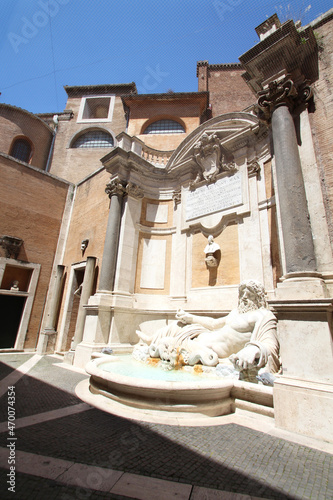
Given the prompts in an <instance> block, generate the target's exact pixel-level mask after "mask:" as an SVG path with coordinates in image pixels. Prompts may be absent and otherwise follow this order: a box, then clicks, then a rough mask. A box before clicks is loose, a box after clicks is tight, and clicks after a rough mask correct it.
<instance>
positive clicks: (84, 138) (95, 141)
mask: <svg viewBox="0 0 333 500" xmlns="http://www.w3.org/2000/svg"><path fill="white" fill-rule="evenodd" d="M113 144H114V142H113V137H112V135H110V134H108V133H107V132H104V131H103V130H89V132H86V133H85V134H82V135H80V137H78V138H77V139H76V141H75V142H74V143H73V145H72V148H112V147H113Z"/></svg>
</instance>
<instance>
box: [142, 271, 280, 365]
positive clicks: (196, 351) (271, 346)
mask: <svg viewBox="0 0 333 500" xmlns="http://www.w3.org/2000/svg"><path fill="white" fill-rule="evenodd" d="M238 298H239V300H238V307H237V308H236V309H234V310H232V311H231V312H230V313H229V314H228V315H227V316H225V317H222V318H209V317H206V316H197V315H194V314H190V313H187V312H185V311H183V310H179V311H178V312H177V314H176V319H177V320H178V321H177V322H174V323H173V324H171V325H168V326H166V327H164V328H162V329H160V330H159V331H158V332H157V333H156V334H155V335H153V336H152V337H151V338H149V337H148V336H147V335H145V334H144V333H142V332H137V334H138V335H139V337H140V338H141V339H142V340H144V341H145V342H147V343H148V344H149V353H150V356H151V357H160V358H161V359H162V360H164V361H168V362H169V363H171V364H173V365H176V364H177V360H179V356H181V357H182V361H183V364H189V365H194V364H196V363H198V362H201V363H202V364H203V365H207V366H216V365H217V364H218V363H219V359H221V358H222V359H223V358H229V359H230V361H231V362H232V363H233V364H234V366H235V368H237V369H239V370H246V369H249V368H252V367H257V368H258V369H259V368H263V367H265V370H266V371H269V372H271V373H277V372H278V371H279V370H280V367H281V365H280V360H279V342H278V338H277V332H276V323H277V321H276V318H275V316H274V314H273V313H272V312H271V311H270V310H269V309H268V304H267V301H266V297H265V290H264V287H263V285H262V284H261V283H259V282H257V281H254V280H249V281H244V282H242V283H241V284H240V285H239V288H238Z"/></svg>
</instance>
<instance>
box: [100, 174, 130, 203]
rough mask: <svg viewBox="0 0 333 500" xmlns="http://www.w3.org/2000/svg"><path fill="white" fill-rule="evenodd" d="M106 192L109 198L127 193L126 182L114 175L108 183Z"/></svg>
mask: <svg viewBox="0 0 333 500" xmlns="http://www.w3.org/2000/svg"><path fill="white" fill-rule="evenodd" d="M105 192H106V194H107V195H108V197H109V198H111V196H114V195H117V196H124V194H126V188H125V186H124V183H123V182H122V181H121V180H120V179H119V177H114V178H113V179H111V180H110V182H109V183H108V184H107V185H106V188H105Z"/></svg>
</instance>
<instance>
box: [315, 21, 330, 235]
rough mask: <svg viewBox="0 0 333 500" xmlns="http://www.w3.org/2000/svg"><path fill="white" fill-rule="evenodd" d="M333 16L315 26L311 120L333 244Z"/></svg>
mask: <svg viewBox="0 0 333 500" xmlns="http://www.w3.org/2000/svg"><path fill="white" fill-rule="evenodd" d="M330 17H331V18H328V19H327V20H326V22H323V24H320V23H319V25H317V26H316V25H315V26H314V27H313V29H314V32H315V36H316V38H317V42H318V45H319V54H318V57H319V60H318V67H319V78H318V80H317V81H316V82H315V83H314V85H313V90H314V103H315V112H314V113H310V122H311V128H312V133H313V138H314V143H315V150H316V156H317V162H318V168H319V170H320V176H321V181H322V189H323V197H324V203H325V208H326V214H327V222H328V226H329V231H330V237H331V242H332V243H333V154H332V146H333V98H332V80H333V19H332V15H331V16H330Z"/></svg>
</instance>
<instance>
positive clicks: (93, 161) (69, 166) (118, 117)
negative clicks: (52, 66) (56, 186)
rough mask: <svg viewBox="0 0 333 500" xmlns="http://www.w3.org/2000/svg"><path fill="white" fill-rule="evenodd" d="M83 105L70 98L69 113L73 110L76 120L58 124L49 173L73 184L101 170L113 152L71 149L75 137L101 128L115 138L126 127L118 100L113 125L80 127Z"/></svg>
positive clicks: (87, 124)
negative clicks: (105, 159)
mask: <svg viewBox="0 0 333 500" xmlns="http://www.w3.org/2000/svg"><path fill="white" fill-rule="evenodd" d="M80 104H81V97H75V98H74V97H71V98H69V99H68V101H67V105H66V110H72V111H73V117H72V118H71V119H69V120H64V121H62V120H59V125H58V131H57V137H56V141H55V147H54V154H53V161H52V165H51V169H50V172H51V173H52V174H54V175H56V176H58V177H61V178H63V179H66V180H68V181H70V182H73V183H77V182H79V181H81V180H82V179H84V178H85V177H87V176H88V175H89V174H91V173H92V172H95V171H96V170H97V169H99V168H100V167H101V166H102V164H101V162H100V159H101V158H102V157H103V156H105V155H106V154H107V153H108V152H109V151H110V148H91V149H88V148H82V149H80V148H79V149H76V148H70V147H69V145H70V143H71V141H72V140H73V138H74V137H75V136H76V134H79V133H80V131H83V130H88V129H93V128H101V129H104V130H106V131H108V132H110V133H111V135H113V137H116V136H117V135H118V134H119V133H120V132H122V131H124V130H125V127H126V119H125V112H124V107H123V104H122V101H121V98H120V97H116V98H115V105H114V110H113V116H112V121H111V122H100V123H98V122H97V123H91V124H89V123H77V118H78V114H79V109H80Z"/></svg>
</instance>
